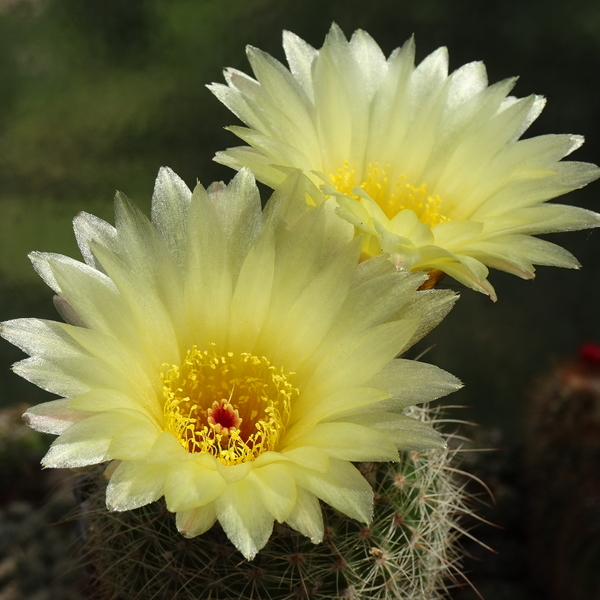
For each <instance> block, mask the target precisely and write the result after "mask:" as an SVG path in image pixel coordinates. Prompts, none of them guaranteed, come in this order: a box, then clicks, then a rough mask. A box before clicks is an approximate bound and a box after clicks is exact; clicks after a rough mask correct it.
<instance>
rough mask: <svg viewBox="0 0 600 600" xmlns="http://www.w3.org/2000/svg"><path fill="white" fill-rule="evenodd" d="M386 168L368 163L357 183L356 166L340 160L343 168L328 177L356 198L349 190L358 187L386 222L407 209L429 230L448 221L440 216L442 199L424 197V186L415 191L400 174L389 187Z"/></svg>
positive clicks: (387, 169) (335, 184)
mask: <svg viewBox="0 0 600 600" xmlns="http://www.w3.org/2000/svg"><path fill="white" fill-rule="evenodd" d="M389 169H390V165H386V167H385V168H381V167H380V166H379V163H374V164H369V166H368V167H367V172H366V175H365V178H364V180H363V181H362V182H357V178H356V166H355V167H353V168H351V167H350V163H349V162H348V161H344V166H343V167H341V168H340V169H338V170H337V172H336V173H335V174H334V175H330V176H329V177H330V179H331V183H332V184H333V186H334V187H335V188H336V189H337V190H339V191H340V192H342V193H343V194H348V195H350V196H354V198H356V199H360V198H359V197H358V196H356V195H354V194H352V190H353V189H354V188H355V187H360V188H362V189H363V190H364V191H365V192H366V193H367V194H368V195H369V196H370V197H371V198H372V199H373V200H374V201H375V202H377V204H378V205H379V206H380V208H381V210H382V211H383V212H384V213H385V215H386V217H387V218H388V219H393V218H394V217H395V216H396V215H397V214H398V213H399V212H400V211H402V210H405V209H410V210H412V211H414V212H415V214H416V215H417V217H418V219H419V221H421V222H422V223H425V224H427V225H429V226H431V227H433V226H434V225H437V224H438V223H441V222H443V221H449V219H448V217H446V216H445V215H443V214H442V213H441V204H442V200H441V199H440V197H439V196H431V195H430V194H428V193H427V186H426V184H424V183H423V184H421V186H419V187H418V188H416V187H414V186H413V185H411V184H410V183H409V182H408V181H407V180H406V176H405V175H401V176H400V181H399V182H398V183H396V184H394V185H390V184H389V179H388V172H389Z"/></svg>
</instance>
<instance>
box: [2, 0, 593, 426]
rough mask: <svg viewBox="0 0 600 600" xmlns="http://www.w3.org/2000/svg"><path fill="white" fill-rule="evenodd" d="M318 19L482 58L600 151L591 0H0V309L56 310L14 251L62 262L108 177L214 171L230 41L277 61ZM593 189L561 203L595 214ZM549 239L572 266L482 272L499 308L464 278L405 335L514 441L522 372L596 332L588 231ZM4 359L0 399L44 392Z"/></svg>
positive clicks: (583, 156)
mask: <svg viewBox="0 0 600 600" xmlns="http://www.w3.org/2000/svg"><path fill="white" fill-rule="evenodd" d="M332 21H336V22H337V23H338V24H339V25H340V26H341V27H342V28H343V29H344V31H345V32H346V33H347V34H348V35H350V34H351V33H352V32H353V31H354V30H355V29H357V28H364V29H366V30H367V31H368V32H369V33H371V35H373V37H374V38H375V39H376V40H377V41H378V42H379V44H380V45H381V46H382V48H383V49H384V51H385V52H386V53H389V52H391V51H392V50H393V49H394V48H395V47H397V46H399V45H401V44H402V43H403V42H404V41H405V40H406V38H407V37H409V36H410V35H412V34H414V35H415V37H416V41H417V53H418V59H419V60H421V59H422V58H424V57H425V56H426V55H427V54H428V53H429V52H431V51H433V50H434V49H436V48H437V47H438V46H440V45H447V46H448V47H449V49H450V60H451V68H452V69H454V68H457V67H458V66H460V65H461V64H463V63H465V62H469V61H472V60H484V61H485V63H486V65H487V67H488V71H489V76H490V81H491V82H495V81H498V80H500V79H503V78H505V77H509V76H512V75H515V74H517V75H520V76H521V79H520V81H519V83H518V85H517V88H516V90H515V93H516V94H517V95H519V96H525V95H528V94H531V93H538V94H542V95H545V96H547V97H548V100H549V102H548V106H547V108H546V109H545V111H544V112H543V114H542V116H541V117H540V118H539V119H538V121H537V122H536V123H535V124H534V125H533V127H532V128H531V129H530V131H529V132H528V134H527V135H538V134H542V133H581V134H585V135H586V136H587V138H588V141H587V143H586V145H585V146H584V148H583V149H581V150H579V151H577V153H576V155H575V159H576V160H583V161H590V162H596V163H597V162H599V161H600V113H599V111H598V110H597V106H598V99H599V98H598V95H599V91H598V88H597V85H596V78H597V72H598V65H599V64H600V3H598V2H597V1H594V0H573V1H571V2H569V3H565V2H564V1H562V0H531V1H528V2H517V1H516V0H512V1H502V0H498V1H496V2H493V3H491V2H490V3H488V2H481V0H464V1H461V0H456V1H453V2H450V1H448V0H370V1H369V2H364V0H304V1H302V2H298V1H297V0H127V1H123V0H84V1H82V0H0V81H1V86H0V183H1V185H0V215H1V216H0V294H1V295H0V318H1V319H3V320H4V319H9V318H16V317H24V316H38V317H44V318H56V315H55V312H54V309H53V307H52V302H51V292H50V291H49V290H48V289H47V288H45V286H44V285H43V284H42V283H41V282H40V281H39V279H38V277H37V276H36V274H35V273H34V272H33V269H32V268H31V266H30V265H29V261H28V259H27V257H26V255H27V253H28V252H29V251H31V250H42V251H51V252H59V253H65V254H69V255H71V256H77V255H78V252H77V248H76V245H75V242H74V238H73V235H72V231H71V219H72V217H73V216H74V215H75V214H76V213H77V212H78V211H80V210H85V211H87V212H91V213H94V214H97V215H98V216H100V217H102V218H105V219H107V220H111V221H112V198H113V196H114V192H115V190H116V189H119V190H121V191H123V192H125V193H126V194H127V195H129V196H130V197H131V198H133V199H134V200H135V201H136V202H137V203H138V205H140V206H141V207H142V208H143V209H144V210H148V207H149V203H150V197H151V191H152V187H153V182H154V178H155V176H156V173H157V171H158V168H159V167H160V166H161V165H167V166H170V167H172V168H173V169H174V170H175V171H176V172H177V173H178V174H179V175H180V176H182V177H183V178H184V180H185V181H186V182H187V183H188V185H189V186H191V187H193V185H194V183H195V181H196V180H197V179H199V180H201V181H202V182H203V183H205V184H209V183H210V182H212V181H213V180H221V179H224V180H228V179H229V178H230V177H231V176H232V173H230V172H229V171H228V170H227V169H226V168H225V167H222V166H220V165H217V164H215V163H213V162H212V160H211V159H212V156H213V155H214V153H215V152H216V151H217V150H220V149H224V148H226V147H228V146H233V145H237V144H238V142H237V139H236V138H235V137H234V136H233V135H232V134H229V133H227V132H225V131H224V130H223V127H224V126H226V125H230V124H234V123H236V122H237V120H236V118H235V117H234V116H233V115H231V114H230V113H229V112H228V111H227V110H226V109H225V108H224V107H222V106H221V105H220V103H219V102H218V101H217V100H216V99H215V98H214V97H212V95H211V94H210V92H209V91H208V90H207V89H206V88H205V84H207V83H210V82H211V81H223V78H222V73H221V71H222V69H223V68H224V67H227V66H231V67H236V68H240V69H242V70H245V71H248V70H249V67H248V65H247V61H246V59H245V55H244V47H245V45H246V44H252V45H255V46H258V47H260V48H262V49H264V50H266V51H268V52H270V53H272V54H273V55H275V56H276V57H277V58H279V59H281V60H283V51H282V49H281V32H282V29H290V30H292V31H294V32H295V33H297V34H299V35H300V36H301V37H303V38H305V39H306V40H307V41H309V42H310V43H311V44H313V45H314V46H316V47H320V46H321V44H322V42H323V38H324V36H325V34H326V32H327V30H328V29H329V27H330V25H331V22H332ZM596 189H597V186H595V185H594V184H592V185H591V186H590V187H589V189H586V190H583V191H579V192H577V193H576V194H573V195H572V196H571V197H569V198H567V199H566V200H565V201H566V202H571V203H574V204H577V205H579V206H585V207H587V208H592V209H594V208H596V210H597V209H599V208H600V203H599V202H598V201H597V199H596V198H597V192H596ZM266 196H267V193H266V192H265V197H266ZM549 239H551V240H552V241H555V242H556V243H559V244H561V245H564V246H566V247H567V248H568V249H569V250H571V251H572V252H573V253H574V254H576V256H577V257H578V258H579V259H580V260H581V262H582V264H583V266H584V269H583V271H582V272H567V271H561V270H559V269H544V268H542V269H540V270H539V275H538V278H537V279H536V281H535V282H523V281H520V280H518V279H516V278H514V277H512V276H505V275H504V274H502V273H498V272H494V273H492V275H491V278H490V279H491V281H492V283H493V284H494V285H495V286H496V287H497V290H498V293H499V298H500V300H499V302H498V304H497V305H493V304H492V303H491V302H490V301H489V300H488V299H487V298H485V297H483V296H481V295H479V294H476V293H475V292H471V291H468V290H465V291H464V292H463V294H462V298H461V300H460V302H459V303H458V306H457V308H456V309H455V310H454V311H453V313H451V314H450V316H449V317H448V318H447V319H446V321H445V322H444V323H443V324H442V325H441V326H440V327H439V328H438V329H437V330H436V331H435V332H433V333H432V334H431V335H430V336H428V337H427V339H426V340H425V341H424V342H423V343H422V347H421V349H424V348H426V347H427V346H428V345H429V344H434V343H436V344H437V346H436V347H435V348H434V349H433V350H432V351H431V352H430V353H429V354H427V355H426V356H425V360H428V361H430V362H434V363H436V364H438V365H439V366H442V367H444V368H446V369H448V370H449V371H451V372H453V373H455V374H456V375H458V376H459V377H461V378H462V379H463V380H464V381H465V382H466V384H467V390H466V391H465V392H463V396H458V399H456V398H453V399H452V400H453V401H454V402H461V403H465V404H470V405H474V406H475V409H474V416H473V418H474V419H476V420H478V421H481V422H483V423H484V424H491V425H498V426H500V427H505V428H508V429H509V430H510V431H516V433H517V435H518V433H519V430H520V425H519V419H520V416H519V414H520V413H519V411H520V403H521V401H520V397H521V391H522V389H523V386H524V385H525V383H526V382H527V381H528V379H529V378H531V376H532V375H533V374H535V373H536V372H539V371H541V370H543V369H545V368H546V367H547V366H548V365H549V364H550V363H551V361H552V360H553V359H554V358H558V357H560V356H564V355H568V354H570V353H572V352H574V351H575V350H576V348H577V346H578V345H579V344H580V343H583V342H585V341H588V340H596V341H600V318H598V315H597V312H598V311H597V306H598V302H599V300H600V284H599V283H598V281H599V280H600V278H599V277H598V275H599V274H600V268H599V266H598V261H597V260H595V259H596V258H597V257H599V256H600V239H599V234H598V233H589V232H579V233H571V234H568V235H554V236H550V237H549ZM447 284H448V285H450V287H455V284H454V283H452V282H447ZM456 287H457V286H456ZM19 358H22V354H21V353H20V352H19V351H18V350H16V349H15V348H13V347H11V346H9V345H8V344H6V343H2V344H1V345H0V359H1V360H2V364H1V365H0V367H1V371H0V373H1V375H0V377H1V381H2V390H3V393H2V395H1V396H0V404H3V405H7V404H13V403H16V402H23V401H25V402H32V403H33V402H39V401H41V400H44V399H47V394H45V393H44V392H42V391H40V390H37V389H36V388H34V386H32V385H30V384H27V383H26V382H23V381H20V380H19V379H18V378H17V377H16V376H14V375H12V374H11V373H9V371H8V366H9V365H10V363H12V362H14V361H15V360H18V359H19Z"/></svg>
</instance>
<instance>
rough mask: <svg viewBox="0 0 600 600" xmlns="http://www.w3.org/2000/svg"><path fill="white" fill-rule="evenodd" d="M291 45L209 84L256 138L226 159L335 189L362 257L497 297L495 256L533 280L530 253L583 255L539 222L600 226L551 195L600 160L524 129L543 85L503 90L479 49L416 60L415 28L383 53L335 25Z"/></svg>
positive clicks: (266, 175)
mask: <svg viewBox="0 0 600 600" xmlns="http://www.w3.org/2000/svg"><path fill="white" fill-rule="evenodd" d="M283 45H284V49H285V53H286V57H287V60H288V63H289V67H290V68H289V70H288V69H287V68H286V67H285V66H283V65H282V64H281V63H279V62H278V61H277V60H275V59H274V58H273V57H271V56H270V55H268V54H266V53H264V52H262V51H260V50H257V49H256V48H252V47H249V48H248V58H249V60H250V64H251V66H252V69H253V71H254V74H255V76H256V80H255V79H252V78H251V77H248V76H247V75H245V74H244V73H241V72H239V71H237V70H234V69H227V70H226V71H225V78H226V81H227V85H222V84H213V85H211V86H209V87H210V89H211V90H212V91H213V93H214V94H215V95H216V96H217V97H218V98H219V99H220V100H221V101H222V102H223V103H224V104H225V105H226V106H228V107H229V108H230V109H231V110H232V112H233V113H235V114H236V115H237V116H238V117H239V118H240V119H241V120H242V121H243V122H244V123H245V124H246V125H247V126H248V127H247V128H245V127H230V128H229V129H230V130H231V131H232V132H233V133H235V134H236V135H237V136H238V137H240V138H241V139H242V140H243V141H244V142H246V143H247V144H248V145H249V146H245V147H238V148H230V149H228V150H227V151H224V152H219V153H218V154H217V155H216V157H215V160H216V161H217V162H220V163H222V164H225V165H229V166H231V167H233V168H234V169H240V168H241V167H243V166H246V167H249V168H250V169H252V171H253V172H254V174H255V176H256V177H257V179H259V180H260V181H262V182H264V183H266V184H267V185H269V186H271V187H273V188H276V187H277V186H279V185H280V184H281V182H282V181H283V179H284V178H285V175H286V174H287V173H289V171H290V168H294V169H300V170H302V171H304V172H305V173H306V174H307V175H308V176H309V177H311V178H312V180H313V182H314V183H316V184H317V185H321V186H322V189H323V191H324V192H325V193H326V194H328V195H333V196H336V197H337V200H338V203H339V209H338V214H339V215H340V216H341V217H343V218H344V219H346V220H347V221H348V222H349V223H351V224H352V225H353V226H354V227H355V230H356V233H357V234H358V233H362V234H363V238H362V239H363V242H362V257H363V258H366V257H369V256H374V255H376V254H379V253H380V252H384V253H388V254H389V256H390V258H391V259H392V261H393V262H394V264H395V265H396V267H397V268H398V269H406V270H411V271H426V272H430V273H431V275H432V278H433V280H435V278H436V277H437V276H440V275H443V273H447V274H448V275H450V276H452V277H454V278H455V279H457V280H458V281H460V282H462V283H463V284H465V285H467V286H469V287H471V288H473V289H475V290H478V291H480V292H484V293H486V294H488V295H489V296H490V297H491V298H492V299H494V300H495V299H496V295H495V292H494V288H493V287H492V286H491V284H490V283H489V281H488V280H487V276H488V269H487V267H493V268H497V269H502V270H504V271H508V272H509V273H513V274H515V275H518V276H520V277H522V278H525V279H531V278H533V276H534V271H535V269H534V266H533V265H554V266H560V267H568V268H577V267H578V266H579V264H578V262H577V260H576V259H575V258H574V257H573V256H572V255H571V254H570V253H569V252H567V251H566V250H564V249H563V248H561V247H559V246H556V245H554V244H551V243H550V242H547V241H542V240H540V239H537V238H534V237H532V235H535V234H539V233H548V232H553V231H569V230H576V229H584V228H588V227H597V226H598V225H599V224H600V216H599V215H598V214H596V213H593V212H590V211H587V210H583V209H580V208H575V207H572V206H562V205H558V204H546V200H549V199H551V198H555V197H557V196H560V195H562V194H565V193H567V192H569V191H571V190H574V189H576V188H580V187H582V186H584V185H586V184H587V183H589V182H590V181H592V180H594V179H596V178H597V177H598V176H599V170H598V168H597V167H596V166H595V165H591V164H586V163H577V162H561V159H562V158H563V157H564V156H566V155H568V154H570V153H571V152H572V151H573V150H575V149H576V148H578V147H579V146H581V144H582V143H583V138H582V137H581V136H578V135H544V136H539V137H534V138H530V139H524V140H520V139H519V138H520V137H521V135H522V134H523V133H524V131H525V130H526V129H527V128H528V127H529V125H531V123H532V122H533V121H534V120H535V119H536V118H537V117H538V115H539V114H540V112H541V110H542V108H543V106H544V104H545V100H544V99H543V98H542V97H539V96H529V97H527V98H520V99H517V98H515V97H512V96H508V94H509V92H510V90H511V88H512V87H513V85H514V83H515V79H507V80H504V81H501V82H499V83H497V84H495V85H491V86H488V80H487V75H486V70H485V66H484V65H483V64H482V63H481V62H473V63H469V64H466V65H464V66H462V67H461V68H459V69H457V70H456V71H454V72H453V73H452V74H450V75H448V52H447V50H446V48H440V49H438V50H436V51H435V52H433V53H432V54H430V55H429V56H428V57H427V58H425V60H423V61H422V62H421V63H420V64H419V65H418V66H416V67H415V64H414V54H415V46H414V42H413V40H412V39H410V40H408V41H407V42H406V43H405V44H404V46H403V47H402V48H399V49H397V50H395V51H394V52H393V53H392V54H391V55H390V57H389V58H388V59H386V58H385V56H384V54H383V52H382V51H381V49H380V48H379V46H378V45H377V44H376V43H375V41H374V40H373V39H372V38H371V37H370V36H369V35H368V34H367V33H365V32H364V31H360V30H359V31H357V32H355V33H354V35H353V36H352V39H351V40H350V41H347V40H346V38H345V37H344V34H343V33H342V32H341V30H340V29H339V28H338V27H337V26H336V25H333V26H332V28H331V31H330V32H329V35H328V36H327V38H326V40H325V43H324V45H323V47H322V48H321V50H316V49H314V48H313V47H312V46H310V45H309V44H307V43H306V42H305V41H303V40H302V39H300V38H299V37H297V36H296V35H294V34H293V33H290V32H287V31H286V32H284V36H283Z"/></svg>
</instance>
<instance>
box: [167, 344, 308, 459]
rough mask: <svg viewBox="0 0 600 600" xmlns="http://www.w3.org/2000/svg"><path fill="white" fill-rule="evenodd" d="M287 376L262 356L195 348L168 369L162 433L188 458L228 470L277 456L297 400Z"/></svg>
mask: <svg viewBox="0 0 600 600" xmlns="http://www.w3.org/2000/svg"><path fill="white" fill-rule="evenodd" d="M293 376H294V373H286V372H284V370H283V369H282V368H279V369H278V368H277V367H275V366H274V365H272V364H271V363H270V362H269V360H268V359H267V358H265V357H264V356H261V357H259V356H254V355H252V354H249V353H240V354H234V353H233V352H227V353H226V354H220V353H219V352H218V350H217V348H216V346H215V345H214V344H213V345H211V346H210V348H209V349H208V350H198V348H197V347H196V346H193V347H192V348H191V349H190V350H189V351H188V353H187V354H186V356H185V358H184V360H183V362H182V364H181V365H180V366H177V365H164V367H163V374H162V382H163V398H164V405H163V414H164V428H165V430H166V431H170V432H171V433H172V434H173V435H174V436H175V437H176V438H177V439H178V440H179V443H180V444H181V445H182V446H183V448H185V449H186V450H187V451H188V452H191V453H197V452H204V453H206V454H211V455H212V456H214V457H215V458H217V459H218V460H219V461H220V462H221V463H223V464H225V465H236V464H239V463H243V462H247V461H251V460H254V459H256V458H257V457H258V456H259V455H261V454H262V453H263V452H267V451H269V450H274V449H275V448H276V447H277V443H278V441H279V439H280V438H281V436H282V434H283V432H284V431H285V428H286V426H287V424H288V421H289V418H290V412H291V405H292V401H293V399H294V397H296V396H297V395H298V394H299V391H298V389H297V388H295V387H294V386H293V385H292V383H291V380H292V379H293Z"/></svg>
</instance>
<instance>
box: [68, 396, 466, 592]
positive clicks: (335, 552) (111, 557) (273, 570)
mask: <svg viewBox="0 0 600 600" xmlns="http://www.w3.org/2000/svg"><path fill="white" fill-rule="evenodd" d="M410 416H413V417H417V418H420V419H423V420H426V421H434V422H435V421H437V420H438V419H437V414H436V411H435V410H433V411H431V410H430V409H428V408H421V407H412V408H411V409H410ZM452 437H453V436H446V438H447V439H448V441H449V442H451V441H452V440H451V439H450V438H452ZM453 445H454V446H456V445H455V444H452V443H451V444H450V446H453ZM457 452H459V449H457V448H456V447H454V448H448V449H446V450H441V451H430V452H425V453H417V452H410V453H404V454H402V457H401V460H400V462H399V463H362V464H361V465H360V467H361V470H362V472H363V474H364V475H365V477H366V478H367V479H368V481H369V482H370V483H371V484H372V486H373V489H374V492H375V516H374V519H373V522H372V523H371V525H370V526H365V525H363V524H361V523H358V522H357V521H354V520H352V519H349V518H348V517H346V516H344V515H342V514H341V513H338V512H337V511H335V510H334V509H332V508H330V507H328V506H323V513H324V518H325V522H326V535H325V539H324V541H323V543H322V544H318V545H314V544H312V543H311V542H310V541H309V540H308V539H307V538H305V537H304V536H302V535H300V534H298V533H296V532H295V531H293V530H292V529H290V528H289V527H288V526H285V525H280V526H277V527H276V528H275V531H274V533H273V535H272V537H271V540H270V541H269V543H268V544H267V545H266V546H265V548H264V549H263V550H261V552H260V553H259V554H258V555H257V557H256V558H255V559H254V560H253V561H247V560H245V559H244V558H243V557H242V555H241V554H240V553H239V552H238V551H237V550H236V549H235V548H234V546H233V545H232V544H231V543H230V542H229V540H228V539H227V536H226V535H225V534H224V533H223V531H222V530H221V529H220V527H218V526H215V527H213V528H212V529H211V530H210V531H208V532H206V533H205V534H203V535H202V536H199V537H197V538H193V539H186V538H184V537H182V536H181V535H180V534H179V533H178V532H177V530H176V528H175V523H174V517H173V515H171V513H169V512H168V511H167V509H166V507H165V504H164V502H162V501H160V502H155V503H153V504H150V505H148V506H145V507H142V508H139V509H136V510H132V511H128V512H123V513H109V512H107V511H106V509H105V507H104V487H105V486H104V482H103V478H102V476H101V472H100V471H99V470H98V469H97V468H96V469H95V470H94V471H93V472H88V474H87V475H84V476H83V477H80V478H79V483H78V484H77V486H76V489H77V490H79V494H80V496H82V497H85V499H84V500H83V501H82V502H81V503H80V516H79V519H80V521H81V523H82V524H83V527H82V539H83V553H82V556H83V560H84V561H85V562H86V563H87V565H88V569H89V572H90V595H91V598H93V599H94V600H133V599H139V600H142V599H144V600H145V599H148V600H149V599H154V598H161V599H163V598H164V599H170V598H177V600H188V599H190V600H191V599H195V600H196V599H199V598H202V599H207V600H224V599H236V600H237V599H240V600H251V599H252V600H258V599H263V598H264V599H267V598H268V599H269V600H278V599H281V600H283V599H288V598H289V599H295V598H297V599H314V600H320V599H334V598H339V599H342V598H348V599H352V598H356V599H361V600H363V599H365V600H366V599H381V600H384V599H386V600H387V599H392V598H393V599H395V600H398V599H402V600H417V599H419V600H424V599H427V600H430V599H436V598H443V597H445V596H446V592H447V589H448V587H449V583H451V580H453V579H454V580H455V579H456V576H457V574H458V573H459V566H460V565H459V553H458V550H457V546H456V543H455V542H456V538H457V537H458V535H459V533H460V526H459V525H458V519H459V518H460V515H462V514H464V513H465V512H469V511H468V509H467V508H466V507H465V501H464V500H465V499H464V493H463V482H462V481H461V480H459V479H457V475H456V468H455V466H453V465H452V462H453V461H454V460H455V457H456V454H457Z"/></svg>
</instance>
